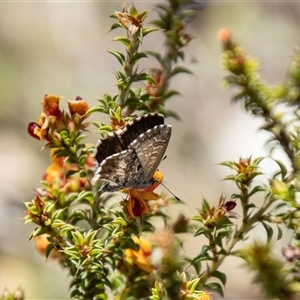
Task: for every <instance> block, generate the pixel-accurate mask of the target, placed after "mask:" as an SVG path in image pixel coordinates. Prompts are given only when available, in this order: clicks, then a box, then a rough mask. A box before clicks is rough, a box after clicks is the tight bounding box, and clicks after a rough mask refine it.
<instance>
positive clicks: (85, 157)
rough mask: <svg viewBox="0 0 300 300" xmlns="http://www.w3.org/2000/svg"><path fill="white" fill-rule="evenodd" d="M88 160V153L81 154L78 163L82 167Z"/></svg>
mask: <svg viewBox="0 0 300 300" xmlns="http://www.w3.org/2000/svg"><path fill="white" fill-rule="evenodd" d="M86 160H87V155H81V156H80V157H79V160H78V164H79V165H80V166H81V167H82V166H84V165H85V163H86Z"/></svg>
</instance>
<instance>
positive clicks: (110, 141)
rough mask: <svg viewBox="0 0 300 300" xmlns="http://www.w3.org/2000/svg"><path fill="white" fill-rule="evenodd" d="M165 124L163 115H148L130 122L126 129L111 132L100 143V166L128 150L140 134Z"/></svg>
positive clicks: (98, 151) (98, 154) (97, 156)
mask: <svg viewBox="0 0 300 300" xmlns="http://www.w3.org/2000/svg"><path fill="white" fill-rule="evenodd" d="M160 124H164V117H163V115H160V114H157V113H151V114H147V115H144V116H141V117H138V118H135V119H133V120H132V121H130V122H129V123H128V124H127V125H126V126H125V127H124V128H122V129H120V130H117V131H114V132H110V133H109V134H108V135H107V136H106V137H105V138H104V139H101V140H100V141H99V144H98V146H97V153H96V155H95V157H96V159H97V161H98V163H99V164H101V162H102V161H103V160H104V159H105V158H106V157H108V156H110V155H113V154H115V153H118V152H121V151H123V150H126V149H127V148H128V145H129V144H130V143H131V142H132V141H134V140H135V139H136V138H137V137H138V136H139V135H140V134H143V133H144V132H146V131H147V130H148V129H150V128H153V127H154V126H156V125H160Z"/></svg>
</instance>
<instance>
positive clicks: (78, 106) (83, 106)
mask: <svg viewBox="0 0 300 300" xmlns="http://www.w3.org/2000/svg"><path fill="white" fill-rule="evenodd" d="M68 105H69V111H70V113H71V115H72V116H73V115H74V114H78V115H80V116H84V115H85V114H86V112H87V111H88V110H89V105H88V104H87V102H86V101H85V100H83V99H82V98H81V97H79V96H78V97H76V100H68Z"/></svg>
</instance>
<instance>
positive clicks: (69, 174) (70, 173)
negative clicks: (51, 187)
mask: <svg viewBox="0 0 300 300" xmlns="http://www.w3.org/2000/svg"><path fill="white" fill-rule="evenodd" d="M76 173H78V170H68V171H67V172H66V175H65V176H66V178H69V177H70V176H72V175H74V174H76Z"/></svg>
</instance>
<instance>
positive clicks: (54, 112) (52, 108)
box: [42, 94, 62, 117]
mask: <svg viewBox="0 0 300 300" xmlns="http://www.w3.org/2000/svg"><path fill="white" fill-rule="evenodd" d="M60 99H62V96H56V95H52V94H51V95H45V97H44V99H43V100H42V106H43V110H44V113H45V114H46V115H47V116H55V117H59V116H60V114H61V111H60V109H59V100H60Z"/></svg>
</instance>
